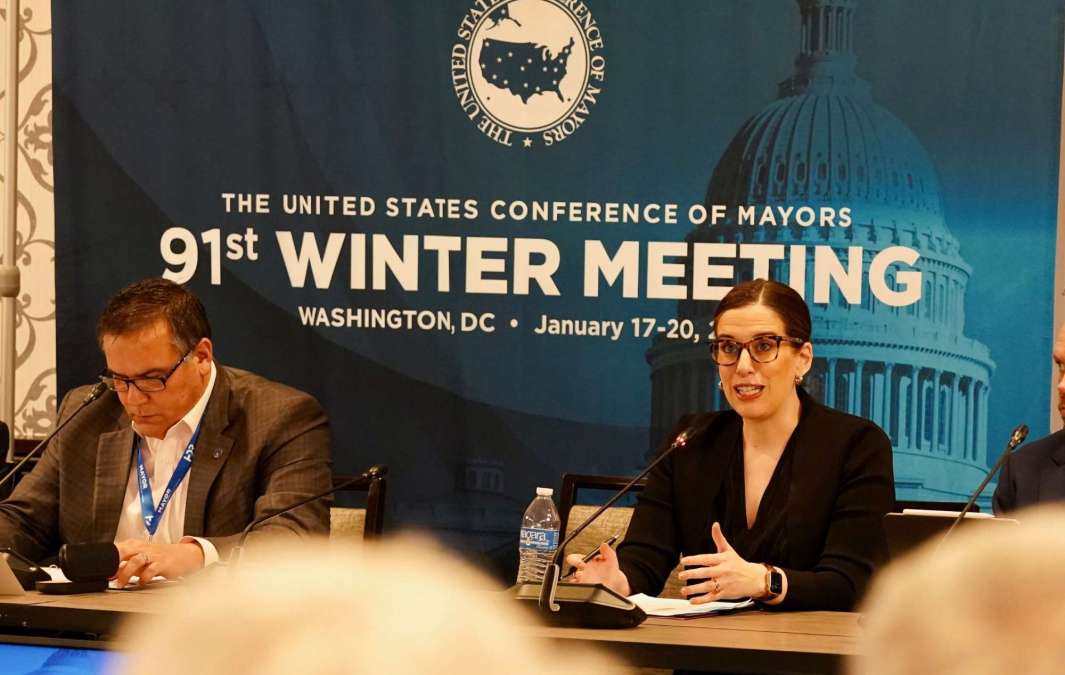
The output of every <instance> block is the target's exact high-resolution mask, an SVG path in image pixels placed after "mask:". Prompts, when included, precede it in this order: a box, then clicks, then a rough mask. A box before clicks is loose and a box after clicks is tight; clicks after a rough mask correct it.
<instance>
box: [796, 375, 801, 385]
mask: <svg viewBox="0 0 1065 675" xmlns="http://www.w3.org/2000/svg"><path fill="white" fill-rule="evenodd" d="M800 384H802V375H796V376H795V386H798V385H800Z"/></svg>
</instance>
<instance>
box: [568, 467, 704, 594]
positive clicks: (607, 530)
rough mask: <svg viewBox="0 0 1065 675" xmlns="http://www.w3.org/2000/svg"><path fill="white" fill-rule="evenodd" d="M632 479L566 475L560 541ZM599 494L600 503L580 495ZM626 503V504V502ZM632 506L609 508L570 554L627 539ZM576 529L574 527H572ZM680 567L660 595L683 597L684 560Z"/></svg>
mask: <svg viewBox="0 0 1065 675" xmlns="http://www.w3.org/2000/svg"><path fill="white" fill-rule="evenodd" d="M630 480H632V478H629V477H626V476H600V475H594V474H574V473H566V474H563V475H562V491H561V493H560V494H559V510H558V515H559V519H560V520H561V521H562V526H561V528H560V530H559V539H560V540H561V539H562V538H565V536H566V532H567V530H569V529H572V528H573V527H577V526H578V525H580V524H581V523H583V522H584V519H585V518H587V517H588V516H590V515H592V514H593V513H595V511H596V509H598V508H599V506H600V505H601V504H602V503H603V502H605V501H606V500H607V499H609V498H610V496H611V495H613V494H614V493H615V492H617V491H618V490H620V489H621V488H622V487H623V486H625V485H627V484H628V483H629V481H630ZM645 485H646V481H641V482H639V483H637V484H636V485H634V486H633V488H632V490H631V491H630V493H629V494H630V495H636V494H638V493H639V492H640V491H642V490H643V488H644V486H645ZM593 490H595V491H599V492H600V496H601V497H602V498H601V499H599V500H598V504H588V503H583V504H582V503H580V501H579V497H580V493H581V492H582V491H583V492H585V493H588V492H591V491H593ZM623 503H624V502H623ZM633 508H634V507H632V506H612V507H610V508H609V509H607V510H606V511H605V512H604V513H603V515H601V516H599V519H598V520H596V521H595V522H594V523H592V524H591V525H589V526H588V527H587V528H586V529H585V530H584V531H583V532H581V533H580V534H579V535H577V537H576V538H575V539H574V540H573V541H572V542H570V544H569V546H567V547H566V554H567V555H568V554H570V553H580V554H581V555H584V554H585V553H588V552H589V551H591V550H592V549H593V548H595V547H596V546H598V545H599V543H600V542H602V541H605V540H606V539H607V538H609V537H610V536H611V535H615V534H616V535H618V537H619V539H618V542H619V543H620V542H621V540H623V539H624V538H625V532H626V530H628V528H629V520H631V519H632V511H633ZM571 526H572V527H571ZM677 562H678V564H677V567H676V568H674V569H673V572H672V573H671V574H670V575H669V579H668V580H667V581H666V586H665V588H663V589H662V593H661V594H660V595H661V597H663V598H680V597H682V596H681V594H680V588H681V586H683V583H682V582H681V581H680V579H678V578H677V574H678V573H679V572H680V569H681V568H680V564H679V563H680V561H679V560H678V561H677Z"/></svg>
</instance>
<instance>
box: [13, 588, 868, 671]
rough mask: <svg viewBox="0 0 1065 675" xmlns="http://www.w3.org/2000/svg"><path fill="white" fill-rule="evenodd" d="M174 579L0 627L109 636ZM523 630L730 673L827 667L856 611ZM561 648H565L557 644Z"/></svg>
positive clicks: (160, 598)
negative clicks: (624, 625) (607, 627)
mask: <svg viewBox="0 0 1065 675" xmlns="http://www.w3.org/2000/svg"><path fill="white" fill-rule="evenodd" d="M180 592H181V586H180V584H174V585H163V586H159V587H151V588H146V589H141V590H135V591H108V592H106V593H89V594H85V595H65V596H64V595H43V594H40V593H36V592H31V593H27V594H26V595H22V596H3V597H0V631H3V632H6V633H25V632H33V633H38V634H42V633H43V634H46V633H48V632H55V633H61V634H63V635H64V636H72V635H77V636H86V637H92V638H96V639H101V640H104V641H108V642H111V641H113V640H114V637H115V632H116V629H117V628H118V626H119V625H120V624H121V622H122V621H123V620H125V619H127V618H129V617H130V616H132V615H136V614H138V613H153V612H156V611H159V610H160V609H161V608H162V607H163V606H164V605H165V603H166V602H167V600H168V597H169V596H170V594H172V593H180ZM524 630H525V631H527V633H528V634H529V635H531V636H535V637H538V638H542V639H545V640H550V641H551V642H552V643H553V644H555V645H558V646H559V647H560V648H562V650H564V648H565V647H566V646H568V645H575V644H580V645H584V646H594V647H597V648H600V649H603V650H605V651H607V652H610V653H612V654H614V655H615V656H617V657H619V658H621V659H622V660H624V661H626V662H628V663H631V664H632V665H634V666H641V667H653V668H682V669H693V670H712V671H724V672H736V673H833V672H840V671H841V670H842V669H843V664H844V660H845V658H846V657H848V656H852V655H857V654H858V653H859V651H858V649H859V646H858V643H859V638H860V635H861V631H862V629H861V626H860V615H859V614H853V613H848V612H764V611H751V612H742V613H737V614H731V615H726V616H712V617H704V618H698V619H659V618H649V619H648V620H647V621H645V622H644V623H643V624H642V625H640V626H638V627H636V628H627V629H618V630H606V629H588V628H558V627H551V626H544V625H541V624H539V623H538V622H537V621H536V620H535V618H534V617H530V621H529V623H528V625H527V627H526V628H524ZM562 653H564V651H562Z"/></svg>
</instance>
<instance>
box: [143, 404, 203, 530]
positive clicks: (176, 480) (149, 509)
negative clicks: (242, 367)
mask: <svg viewBox="0 0 1065 675" xmlns="http://www.w3.org/2000/svg"><path fill="white" fill-rule="evenodd" d="M202 426H203V420H202V419H201V420H200V423H199V424H197V425H196V431H194V432H193V433H192V438H190V439H189V444H188V446H186V447H185V452H183V453H181V459H179V460H178V463H177V466H176V467H174V474H173V475H172V476H170V482H169V483H167V484H166V490H164V491H163V495H162V497H160V498H159V506H155V505H154V503H153V500H152V483H151V481H150V480H149V479H148V470H147V469H145V468H144V453H143V452H141V446H142V443H143V442H144V440H143V439H142V438H140V437H139V436H138V437H137V489H138V490H139V491H140V495H141V516H142V517H143V518H144V527H145V529H147V530H148V536H149V537H154V536H155V531H156V530H157V529H159V523H161V522H162V521H163V513H164V512H165V511H166V507H168V506H170V498H171V497H173V496H174V493H175V492H177V489H178V486H179V485H181V481H183V480H185V476H186V475H187V474H188V472H189V469H190V468H192V455H193V453H194V452H195V450H196V441H197V440H198V439H199V438H200V428H201V427H202Z"/></svg>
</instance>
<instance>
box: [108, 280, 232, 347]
mask: <svg viewBox="0 0 1065 675" xmlns="http://www.w3.org/2000/svg"><path fill="white" fill-rule="evenodd" d="M159 319H165V320H166V322H167V324H169V326H170V334H171V335H172V336H173V338H174V346H175V347H177V349H178V351H180V352H182V353H184V352H187V351H189V350H191V349H192V348H193V347H195V346H196V343H197V342H199V341H200V339H201V338H210V337H211V324H209V323H208V322H207V311H206V310H204V308H203V303H202V302H200V300H199V298H197V297H196V296H195V295H193V294H192V293H191V292H190V291H189V290H188V289H186V288H185V287H183V286H179V285H178V284H175V283H174V282H173V281H167V280H166V279H163V278H159V277H153V278H150V279H143V280H141V281H137V282H135V283H132V284H130V285H129V286H126V287H125V288H123V289H122V290H120V291H119V292H118V293H115V294H114V295H113V296H112V297H111V299H110V300H108V301H107V306H106V307H104V312H103V314H101V315H100V320H99V321H97V322H96V339H97V341H99V343H100V346H101V347H102V346H103V340H104V336H105V335H126V334H129V333H132V332H134V331H137V330H141V329H143V328H147V327H148V326H150V325H152V324H153V323H155V322H156V321H158V320H159Z"/></svg>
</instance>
